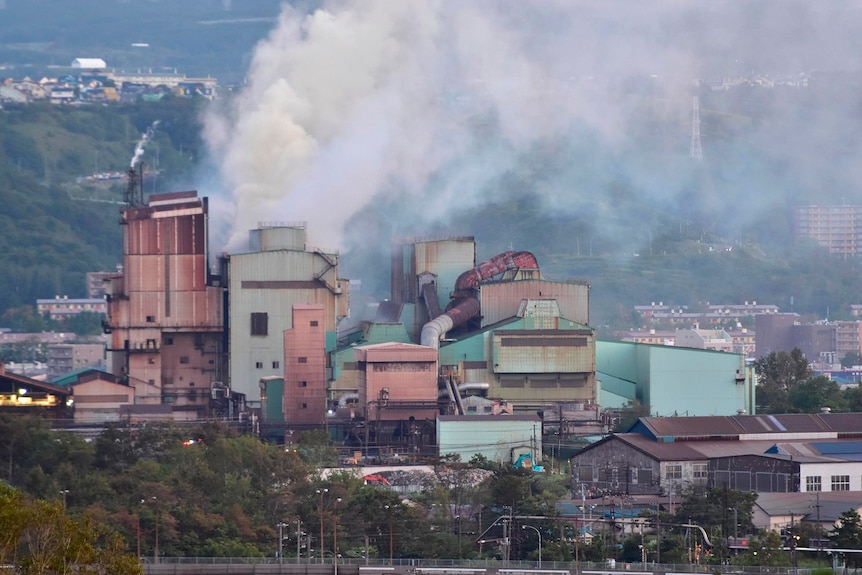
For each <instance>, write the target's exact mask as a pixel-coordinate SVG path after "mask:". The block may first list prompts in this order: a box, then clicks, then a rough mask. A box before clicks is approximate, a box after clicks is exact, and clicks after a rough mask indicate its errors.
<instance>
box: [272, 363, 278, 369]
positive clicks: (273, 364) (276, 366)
mask: <svg viewBox="0 0 862 575" xmlns="http://www.w3.org/2000/svg"><path fill="white" fill-rule="evenodd" d="M278 366H279V363H278V362H277V361H274V362H272V369H278Z"/></svg>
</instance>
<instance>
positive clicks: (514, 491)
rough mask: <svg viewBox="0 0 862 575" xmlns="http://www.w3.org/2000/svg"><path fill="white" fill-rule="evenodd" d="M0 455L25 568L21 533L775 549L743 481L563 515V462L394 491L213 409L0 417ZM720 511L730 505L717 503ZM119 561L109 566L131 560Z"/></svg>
mask: <svg viewBox="0 0 862 575" xmlns="http://www.w3.org/2000/svg"><path fill="white" fill-rule="evenodd" d="M0 457H2V459H0V477H2V478H3V479H5V482H6V486H5V487H4V488H3V490H2V492H0V536H2V537H5V539H3V541H2V543H0V553H5V555H3V559H2V560H6V561H8V562H10V563H14V564H18V565H21V566H22V568H26V569H36V568H37V567H36V565H37V564H38V565H48V563H45V561H42V560H38V561H37V557H36V556H35V555H33V551H32V550H29V547H28V545H30V542H31V541H33V536H32V535H31V534H32V533H39V534H41V535H40V536H43V537H44V538H45V541H46V543H45V545H47V544H48V543H47V542H50V541H54V542H55V543H54V544H53V545H54V546H53V547H51V548H50V549H52V551H50V553H48V554H53V555H56V557H55V559H53V560H54V561H55V563H51V564H50V565H49V566H47V567H44V570H42V571H28V573H30V572H33V573H36V572H39V573H48V572H51V573H60V572H61V571H60V570H58V569H59V567H57V565H60V564H66V563H68V562H69V561H71V560H74V561H78V562H99V561H108V560H109V559H110V560H116V561H120V560H122V561H120V567H122V569H131V567H129V565H130V564H132V563H135V562H137V561H138V557H240V556H241V557H260V558H263V557H275V555H276V554H279V553H280V554H281V555H282V556H283V557H289V558H291V559H296V558H297V552H298V553H299V557H298V559H299V560H301V561H308V560H311V559H316V558H320V557H321V556H323V557H331V556H332V554H338V555H339V556H341V557H342V558H345V559H348V558H354V559H356V560H360V559H362V558H364V557H368V558H370V559H373V558H382V559H388V558H390V557H391V558H393V559H411V558H412V559H422V558H445V559H452V558H463V559H478V558H483V559H493V558H497V559H503V558H509V559H512V560H516V559H527V560H536V559H537V558H538V538H537V537H536V536H535V534H534V533H533V531H532V529H527V528H526V527H525V526H527V525H529V527H531V528H535V529H537V530H539V532H540V533H541V534H542V552H541V553H542V557H543V560H548V561H574V560H579V561H603V560H606V559H608V558H615V559H617V560H621V561H628V562H639V561H640V560H642V559H646V560H647V561H650V562H655V561H657V562H661V563H688V562H697V563H703V564H708V563H722V562H727V561H731V562H733V563H737V564H760V565H764V564H767V565H786V564H788V563H787V562H788V561H789V560H790V559H789V556H788V554H787V553H785V552H783V546H784V545H785V544H786V543H785V540H782V539H781V537H780V535H779V534H776V533H773V532H768V533H767V532H762V533H754V529H753V526H752V523H751V518H752V509H753V505H754V502H755V500H756V495H755V494H753V493H745V492H738V491H734V490H724V489H708V488H706V487H703V486H694V487H691V488H690V489H688V490H686V491H685V492H684V493H682V494H681V496H680V499H679V501H678V503H677V504H676V506H675V507H673V508H672V509H666V508H662V507H656V508H654V509H653V508H647V509H644V508H636V506H635V505H634V503H633V501H632V500H630V499H629V498H627V497H626V496H625V495H624V494H608V495H607V497H606V505H605V506H604V509H599V510H596V511H595V513H594V511H593V509H587V508H582V509H580V510H579V513H576V514H575V515H574V516H572V515H565V516H564V515H561V514H560V512H559V511H558V508H557V503H558V502H559V501H560V500H561V499H565V498H569V497H571V494H570V488H569V486H570V481H571V477H570V475H569V474H568V472H564V473H561V474H552V473H535V472H533V471H531V470H526V469H515V468H513V467H512V466H511V465H500V464H497V463H494V462H490V461H488V460H486V459H484V458H481V457H475V458H473V459H472V460H471V461H469V462H462V461H460V459H459V458H458V457H455V456H444V457H441V458H439V459H437V460H434V461H429V462H428V464H429V466H430V467H431V468H432V469H433V470H434V471H433V473H432V474H431V475H430V476H425V477H422V478H418V476H417V477H414V478H413V482H414V483H420V484H421V487H422V489H421V491H417V492H415V493H401V492H398V491H396V490H395V489H392V488H389V487H386V486H380V485H379V484H375V483H374V482H366V481H364V480H363V478H362V477H359V476H357V475H355V474H354V473H352V472H350V471H349V470H345V469H342V470H337V469H336V470H335V471H334V472H333V473H331V474H329V475H327V476H326V477H324V476H323V474H322V473H321V472H320V470H321V469H322V468H323V467H328V466H334V465H335V464H336V463H337V460H338V454H337V451H336V449H335V447H334V446H333V443H332V441H331V438H330V437H329V436H328V435H327V434H326V433H325V432H323V431H311V432H306V433H303V434H301V435H300V437H299V440H298V442H297V443H296V444H295V445H291V446H287V447H286V446H282V445H275V444H268V443H263V442H261V441H260V440H259V439H258V438H257V437H254V436H251V435H242V434H240V433H239V432H238V431H236V430H234V429H232V428H230V427H228V426H226V425H225V424H222V423H205V424H188V425H183V424H163V425H154V424H148V425H141V426H131V427H129V426H119V425H118V426H115V427H110V428H107V429H106V430H104V431H103V432H102V433H100V434H99V435H98V436H97V437H96V438H94V439H93V440H92V441H87V440H85V439H83V438H82V437H79V436H77V435H74V434H71V433H69V432H66V431H56V430H52V429H51V428H50V426H49V425H48V423H46V422H45V421H43V420H41V419H39V418H33V417H22V416H9V415H2V416H0ZM728 509H735V510H736V512H735V513H733V514H732V517H731V514H730V513H729V512H728ZM854 513H855V512H853V511H848V512H847V513H845V514H844V515H843V516H842V518H841V520H840V521H839V524H838V526H837V527H836V528H835V530H834V531H833V532H830V533H820V532H817V531H816V530H813V529H812V528H809V527H807V526H806V527H804V528H803V527H801V526H800V528H799V531H798V532H797V535H798V536H799V539H794V541H798V542H799V545H800V546H804V544H807V543H808V542H809V541H817V540H821V539H823V538H831V539H832V541H833V542H834V544H835V545H836V546H842V547H844V548H851V547H853V546H858V545H862V525H860V521H859V517H858V515H854ZM521 517H531V519H529V520H524V519H520V518H521ZM507 518H512V520H511V522H509V523H508V526H509V528H510V529H509V532H508V534H505V533H503V532H501V529H503V527H502V526H503V524H504V523H507ZM692 524H696V525H699V526H702V527H703V529H704V531H705V532H706V533H707V534H708V535H709V537H710V540H711V542H712V545H711V546H709V547H707V546H705V545H704V542H703V541H702V540H700V539H699V538H698V536H697V534H696V533H695V534H694V535H693V531H692V529H691V527H689V526H690V525H692ZM46 526H51V527H50V528H48V527H46ZM519 527H521V528H519ZM737 531H738V532H739V533H740V534H750V541H749V547H748V550H747V551H746V552H745V553H741V554H739V555H733V554H732V553H731V550H730V549H729V547H728V546H727V541H728V539H727V537H728V536H729V535H731V534H735V533H736V532H737ZM480 540H481V541H485V543H481V544H480ZM63 541H74V542H75V545H77V547H69V546H68V545H67V547H64V546H63V545H66V544H65V543H64V544H63V545H61V544H60V543H61V542H63ZM503 541H508V545H504V544H503ZM336 544H337V549H336ZM695 544H696V545H699V546H700V547H699V548H696V547H695ZM69 545H71V543H70V544H69ZM35 548H36V547H34V549H35ZM38 548H39V549H42V546H38ZM46 553H47V552H46ZM69 557H72V559H71V560H70V559H69ZM76 557H77V559H76ZM57 558H60V559H57ZM82 558H86V561H85V559H82ZM820 559H821V561H822V560H824V558H823V557H821V558H820ZM807 560H810V561H811V562H815V561H816V558H815V557H811V558H808V559H807ZM56 561H60V563H57V562H56ZM63 562H65V563H63ZM31 565H33V566H32V567H31ZM120 567H117V569H118V570H117V571H116V572H117V573H121V574H125V573H127V572H128V573H135V572H134V571H132V570H128V571H123V570H122V569H120Z"/></svg>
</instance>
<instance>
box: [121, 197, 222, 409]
mask: <svg viewBox="0 0 862 575" xmlns="http://www.w3.org/2000/svg"><path fill="white" fill-rule="evenodd" d="M122 224H123V271H122V274H117V275H114V276H111V277H110V279H109V284H110V285H109V286H108V289H107V299H108V321H107V325H106V328H107V329H106V331H107V332H109V333H110V334H111V344H110V351H112V352H114V355H113V360H114V361H113V366H112V370H111V371H112V372H113V373H115V374H118V375H120V377H121V378H122V379H123V380H124V382H127V383H128V384H129V385H130V386H132V387H133V388H134V389H135V404H137V405H160V404H170V405H171V406H172V408H173V412H174V417H175V418H176V419H196V418H198V417H202V416H206V415H207V414H208V413H209V410H210V407H211V406H210V397H211V388H212V386H213V384H214V383H215V382H221V381H224V366H223V365H222V361H223V354H224V349H223V345H222V339H223V335H222V334H223V331H224V321H223V313H222V294H223V290H222V288H220V287H218V286H217V285H214V284H213V282H212V281H211V280H212V278H211V276H210V273H209V267H208V263H207V202H206V200H205V199H200V198H198V197H197V192H194V191H190V192H177V193H171V194H159V195H154V196H151V197H150V198H149V201H148V202H147V203H146V205H137V204H135V205H128V206H126V207H125V208H124V209H123V211H122Z"/></svg>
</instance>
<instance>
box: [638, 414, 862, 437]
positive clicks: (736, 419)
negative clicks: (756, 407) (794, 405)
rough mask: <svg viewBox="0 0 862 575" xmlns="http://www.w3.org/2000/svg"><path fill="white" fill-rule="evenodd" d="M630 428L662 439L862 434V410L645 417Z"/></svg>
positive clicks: (856, 435)
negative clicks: (859, 411)
mask: <svg viewBox="0 0 862 575" xmlns="http://www.w3.org/2000/svg"><path fill="white" fill-rule="evenodd" d="M629 431H630V432H636V433H642V434H644V435H647V436H652V437H653V438H655V439H657V440H659V441H662V440H665V441H666V440H668V439H670V440H677V441H679V440H685V439H688V440H703V439H708V438H728V439H729V438H736V439H754V438H760V437H763V435H764V434H768V435H774V436H775V438H776V440H778V439H779V438H780V437H781V436H782V435H784V434H790V433H793V434H799V433H806V434H818V435H820V434H822V436H823V437H851V436H855V437H859V436H862V413H795V414H782V415H735V416H699V417H642V418H640V420H639V421H638V423H636V424H635V425H634V426H632V428H631V429H630V430H629Z"/></svg>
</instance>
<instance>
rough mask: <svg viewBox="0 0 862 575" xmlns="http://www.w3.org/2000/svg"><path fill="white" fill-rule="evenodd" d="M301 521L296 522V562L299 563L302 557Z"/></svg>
mask: <svg viewBox="0 0 862 575" xmlns="http://www.w3.org/2000/svg"><path fill="white" fill-rule="evenodd" d="M301 543H302V519H297V520H296V562H297V563H299V562H300V560H299V558H300V557H301V556H302V547H301Z"/></svg>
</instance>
